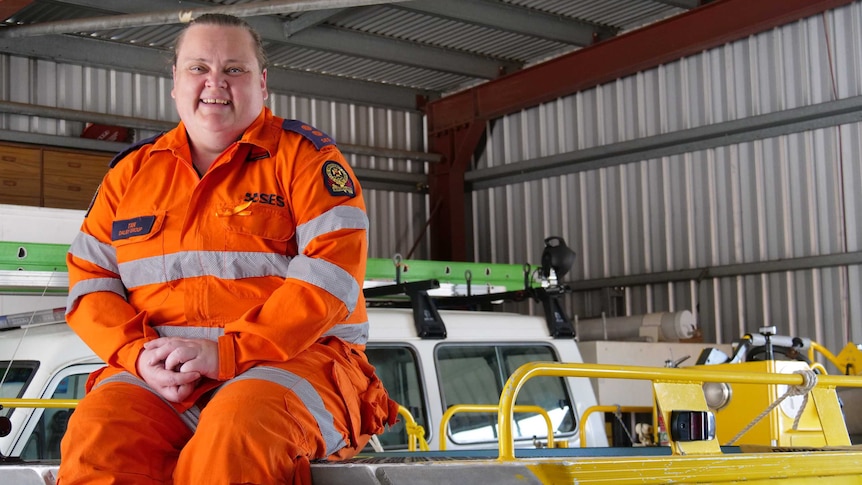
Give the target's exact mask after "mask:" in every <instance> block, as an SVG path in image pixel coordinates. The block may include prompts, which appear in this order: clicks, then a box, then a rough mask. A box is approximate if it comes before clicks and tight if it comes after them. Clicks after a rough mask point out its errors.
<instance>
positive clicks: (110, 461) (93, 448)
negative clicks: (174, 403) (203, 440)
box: [58, 382, 192, 485]
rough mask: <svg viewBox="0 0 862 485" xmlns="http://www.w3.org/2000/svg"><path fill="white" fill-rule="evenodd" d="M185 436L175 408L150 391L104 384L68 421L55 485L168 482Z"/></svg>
mask: <svg viewBox="0 0 862 485" xmlns="http://www.w3.org/2000/svg"><path fill="white" fill-rule="evenodd" d="M191 436H192V432H191V431H190V430H189V429H188V427H187V426H186V425H185V424H184V423H183V421H182V420H181V419H180V417H179V416H178V415H177V413H176V411H174V409H173V408H172V407H170V406H169V405H168V404H166V403H165V402H164V401H162V400H161V398H159V397H158V396H157V395H155V394H153V393H152V392H151V391H149V390H147V389H144V388H143V387H140V386H136V385H134V384H127V383H122V382H113V383H105V384H103V385H100V386H98V387H96V388H95V389H93V390H92V391H91V392H90V393H88V394H87V395H86V396H85V397H84V399H82V400H81V402H80V403H79V404H78V407H77V409H75V411H74V412H73V413H72V416H71V418H70V419H69V427H68V429H67V431H66V434H65V436H64V437H63V441H62V443H61V457H62V459H61V462H60V471H59V475H58V485H78V484H86V485H102V484H115V485H120V484H170V483H172V479H171V477H172V475H173V471H174V467H175V466H176V462H177V458H178V457H179V453H180V449H181V448H182V447H183V445H184V444H185V443H186V441H188V440H189V438H191Z"/></svg>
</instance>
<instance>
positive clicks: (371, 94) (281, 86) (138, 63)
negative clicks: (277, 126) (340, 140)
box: [0, 35, 429, 110]
mask: <svg viewBox="0 0 862 485" xmlns="http://www.w3.org/2000/svg"><path fill="white" fill-rule="evenodd" d="M0 53H5V54H11V55H18V56H22V57H31V58H38V59H48V60H52V61H55V62H61V63H64V64H77V65H83V66H88V67H100V68H105V69H119V70H121V71H131V72H134V73H141V74H150V75H156V76H170V67H169V65H170V60H169V59H170V55H169V53H168V51H166V50H163V49H155V48H150V47H143V46H140V45H136V46H132V45H126V44H120V43H117V42H108V41H103V40H97V39H91V38H85V37H77V36H69V35H48V36H39V37H31V38H27V39H0ZM267 85H268V87H269V89H270V90H271V91H272V92H276V93H286V94H299V95H306V96H311V97H318V98H326V99H332V100H340V101H346V102H351V103H360V104H367V105H372V106H389V107H392V108H398V109H407V110H414V109H416V96H417V95H427V94H429V93H426V92H422V91H417V90H414V89H408V88H403V87H399V86H392V85H386V84H380V83H370V82H365V81H356V80H351V79H346V78H338V77H334V76H322V75H317V74H313V73H306V72H301V71H291V70H288V69H279V68H271V69H268V70H267Z"/></svg>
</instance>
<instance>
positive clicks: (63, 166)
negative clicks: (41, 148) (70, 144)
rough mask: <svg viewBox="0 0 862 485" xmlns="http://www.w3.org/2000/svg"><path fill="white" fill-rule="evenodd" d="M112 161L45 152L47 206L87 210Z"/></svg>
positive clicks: (44, 179)
mask: <svg viewBox="0 0 862 485" xmlns="http://www.w3.org/2000/svg"><path fill="white" fill-rule="evenodd" d="M110 161H111V156H110V155H90V154H81V153H69V152H59V151H53V150H45V152H44V154H43V158H42V162H43V165H44V167H45V171H44V173H45V175H44V178H43V183H42V190H43V192H42V193H43V196H44V200H45V206H46V207H60V208H67V209H86V208H87V207H88V206H89V204H90V200H91V199H92V198H93V194H95V193H96V188H98V187H99V184H100V183H101V182H102V177H104V176H105V173H107V171H108V164H109V163H110Z"/></svg>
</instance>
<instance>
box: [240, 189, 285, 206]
mask: <svg viewBox="0 0 862 485" xmlns="http://www.w3.org/2000/svg"><path fill="white" fill-rule="evenodd" d="M243 201H245V202H252V203H255V204H269V205H274V206H277V207H284V197H283V196H281V195H278V194H260V193H257V192H254V193H251V192H246V193H245V199H243Z"/></svg>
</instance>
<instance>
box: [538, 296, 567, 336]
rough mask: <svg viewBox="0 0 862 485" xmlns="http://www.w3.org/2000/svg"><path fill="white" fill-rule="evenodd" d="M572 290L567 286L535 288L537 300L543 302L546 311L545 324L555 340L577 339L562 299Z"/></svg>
mask: <svg viewBox="0 0 862 485" xmlns="http://www.w3.org/2000/svg"><path fill="white" fill-rule="evenodd" d="M569 291H570V290H569V288H568V287H567V286H551V287H548V288H533V289H532V292H533V294H534V296H535V298H536V299H537V300H539V301H540V302H542V309H543V310H544V311H545V323H547V324H548V332H549V333H550V334H551V337H553V338H575V336H576V335H575V325H574V324H573V323H572V320H571V319H569V317H568V316H566V312H565V311H564V310H563V305H562V303H560V298H561V297H562V296H563V295H564V294H566V293H568V292H569Z"/></svg>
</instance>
